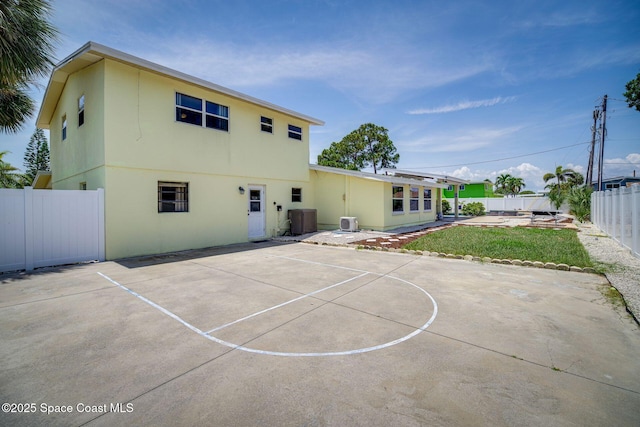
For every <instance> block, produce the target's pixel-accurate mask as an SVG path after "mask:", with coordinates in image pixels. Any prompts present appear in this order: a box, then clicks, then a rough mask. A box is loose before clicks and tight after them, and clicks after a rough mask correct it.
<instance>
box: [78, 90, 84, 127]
mask: <svg viewBox="0 0 640 427" xmlns="http://www.w3.org/2000/svg"><path fill="white" fill-rule="evenodd" d="M83 124H84V95H82V96H81V97H80V98H78V127H80V126H82V125H83Z"/></svg>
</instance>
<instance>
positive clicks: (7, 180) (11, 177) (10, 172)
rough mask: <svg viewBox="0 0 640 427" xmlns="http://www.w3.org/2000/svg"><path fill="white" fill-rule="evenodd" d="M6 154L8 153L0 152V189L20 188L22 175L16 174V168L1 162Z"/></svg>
mask: <svg viewBox="0 0 640 427" xmlns="http://www.w3.org/2000/svg"><path fill="white" fill-rule="evenodd" d="M8 153H9V152H8V151H0V188H20V187H22V185H21V182H22V175H20V174H19V173H16V171H17V170H18V168H16V167H15V166H12V165H11V164H10V163H8V162H5V161H4V160H2V158H3V157H4V156H5V154H8Z"/></svg>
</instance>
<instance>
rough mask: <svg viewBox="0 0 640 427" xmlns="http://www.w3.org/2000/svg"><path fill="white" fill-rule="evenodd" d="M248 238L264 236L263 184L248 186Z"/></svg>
mask: <svg viewBox="0 0 640 427" xmlns="http://www.w3.org/2000/svg"><path fill="white" fill-rule="evenodd" d="M248 213H249V239H257V238H260V237H265V235H266V233H265V211H264V186H262V185H250V186H249V208H248Z"/></svg>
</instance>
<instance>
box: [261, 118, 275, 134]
mask: <svg viewBox="0 0 640 427" xmlns="http://www.w3.org/2000/svg"><path fill="white" fill-rule="evenodd" d="M260 130H261V131H262V132H269V133H273V119H270V118H269V117H265V116H260Z"/></svg>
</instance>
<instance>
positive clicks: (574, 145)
mask: <svg viewBox="0 0 640 427" xmlns="http://www.w3.org/2000/svg"><path fill="white" fill-rule="evenodd" d="M590 143H591V142H590V141H587V142H578V143H577V144H571V145H565V146H564V147H558V148H552V149H550V150H544V151H536V152H535V153H529V154H521V155H519V156H512V157H504V158H502V159H494V160H484V161H481V162H470V163H459V164H457V165H443V166H418V167H411V169H435V168H453V167H457V166H468V165H479V164H482V163H493V162H501V161H503V160H511V159H518V158H520V157H528V156H535V155H536V154H543V153H549V152H551V151H558V150H564V149H565V148H571V147H576V146H578V145H584V144H590Z"/></svg>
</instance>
